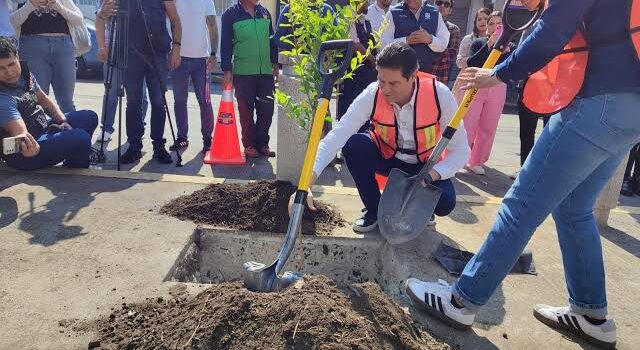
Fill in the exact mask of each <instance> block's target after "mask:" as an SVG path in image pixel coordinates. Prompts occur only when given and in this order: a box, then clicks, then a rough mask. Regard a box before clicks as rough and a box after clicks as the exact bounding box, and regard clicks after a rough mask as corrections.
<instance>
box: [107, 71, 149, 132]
mask: <svg viewBox="0 0 640 350" xmlns="http://www.w3.org/2000/svg"><path fill="white" fill-rule="evenodd" d="M107 69H108V67H107V64H106V63H105V64H104V65H103V75H104V77H103V81H105V82H106V81H107ZM121 80H124V72H123V71H122V69H120V68H115V67H114V68H113V79H112V80H111V88H110V89H109V91H108V94H107V114H106V116H105V121H104V125H103V126H102V127H103V128H104V129H105V130H106V131H107V132H109V133H112V134H113V132H114V131H115V129H114V128H113V123H114V122H115V120H116V112H117V108H118V86H120V84H121ZM145 86H146V84H145ZM148 107H149V98H148V97H147V90H145V89H144V88H143V89H142V120H143V121H144V117H145V116H146V115H147V108H148Z"/></svg>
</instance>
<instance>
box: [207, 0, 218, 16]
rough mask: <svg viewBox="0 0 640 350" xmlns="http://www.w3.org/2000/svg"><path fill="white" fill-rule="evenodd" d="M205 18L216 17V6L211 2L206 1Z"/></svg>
mask: <svg viewBox="0 0 640 350" xmlns="http://www.w3.org/2000/svg"><path fill="white" fill-rule="evenodd" d="M205 4H206V5H205V16H215V15H216V4H214V3H213V1H211V0H205Z"/></svg>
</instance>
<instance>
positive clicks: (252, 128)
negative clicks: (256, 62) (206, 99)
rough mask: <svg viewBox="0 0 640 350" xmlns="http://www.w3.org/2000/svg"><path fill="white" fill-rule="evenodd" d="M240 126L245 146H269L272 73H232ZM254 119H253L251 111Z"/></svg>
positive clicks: (273, 87) (271, 111) (271, 114)
mask: <svg viewBox="0 0 640 350" xmlns="http://www.w3.org/2000/svg"><path fill="white" fill-rule="evenodd" d="M233 85H234V87H235V89H236V100H237V101H238V112H239V114H240V126H241V127H242V145H243V146H244V147H245V148H246V147H256V148H258V149H260V148H261V147H265V146H269V128H270V127H271V120H272V119H273V108H274V103H273V92H274V90H275V83H274V81H273V75H271V74H260V75H234V76H233ZM254 109H255V111H256V120H255V121H254V120H253V111H254Z"/></svg>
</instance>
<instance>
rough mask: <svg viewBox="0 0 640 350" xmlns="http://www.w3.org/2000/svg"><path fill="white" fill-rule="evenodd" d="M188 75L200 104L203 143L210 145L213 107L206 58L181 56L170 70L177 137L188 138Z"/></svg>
mask: <svg viewBox="0 0 640 350" xmlns="http://www.w3.org/2000/svg"><path fill="white" fill-rule="evenodd" d="M189 77H191V81H192V82H193V89H194V90H195V93H196V99H197V100H198V105H200V131H201V132H202V140H203V141H204V145H205V146H207V145H211V133H212V132H213V122H214V120H213V108H212V107H211V83H210V78H209V73H207V58H206V57H205V58H189V57H182V61H181V63H180V66H179V67H178V68H176V70H174V71H173V72H171V82H172V83H173V98H174V99H175V104H174V105H173V109H174V113H175V115H176V126H177V128H178V138H180V139H185V140H186V139H188V134H189V115H188V113H187V97H188V94H189Z"/></svg>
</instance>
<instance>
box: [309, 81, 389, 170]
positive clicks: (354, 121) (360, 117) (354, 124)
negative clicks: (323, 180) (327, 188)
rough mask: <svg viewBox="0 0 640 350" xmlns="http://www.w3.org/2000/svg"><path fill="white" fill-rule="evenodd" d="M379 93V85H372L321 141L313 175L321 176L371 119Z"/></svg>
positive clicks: (357, 98)
mask: <svg viewBox="0 0 640 350" xmlns="http://www.w3.org/2000/svg"><path fill="white" fill-rule="evenodd" d="M377 92H378V83H377V82H373V83H371V84H370V85H369V86H368V87H367V88H366V89H365V90H364V91H363V92H362V93H361V94H360V95H358V97H356V99H355V100H354V101H353V103H351V106H349V109H347V112H346V113H345V114H344V115H343V116H342V118H340V121H339V122H338V123H337V124H336V126H335V127H334V128H333V130H331V131H329V133H328V134H327V136H325V137H324V139H322V141H320V145H319V146H318V153H317V154H316V161H315V164H314V166H313V173H314V174H315V175H316V176H320V174H321V173H322V171H323V170H324V168H326V167H327V165H329V163H331V161H332V160H333V158H334V157H335V156H336V153H338V150H339V149H341V148H342V147H344V145H345V144H346V143H347V141H348V140H349V138H350V137H351V136H352V135H353V134H355V133H357V132H358V130H359V129H360V128H361V127H362V125H364V123H366V122H367V120H369V118H370V117H371V111H373V102H374V100H375V96H376V93H377Z"/></svg>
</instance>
